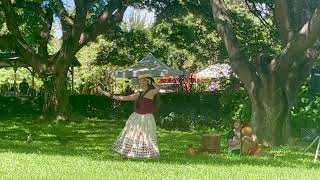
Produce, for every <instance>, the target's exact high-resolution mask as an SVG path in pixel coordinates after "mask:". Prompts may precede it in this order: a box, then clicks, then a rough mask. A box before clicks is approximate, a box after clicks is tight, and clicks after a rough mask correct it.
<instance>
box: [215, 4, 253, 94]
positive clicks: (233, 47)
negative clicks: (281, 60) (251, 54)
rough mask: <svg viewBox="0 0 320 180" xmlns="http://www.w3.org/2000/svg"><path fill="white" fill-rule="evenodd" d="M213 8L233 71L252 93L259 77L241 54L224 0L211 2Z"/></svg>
mask: <svg viewBox="0 0 320 180" xmlns="http://www.w3.org/2000/svg"><path fill="white" fill-rule="evenodd" d="M211 6H212V13H213V18H214V20H215V22H216V24H217V30H218V32H219V34H220V35H221V36H222V38H223V40H224V44H225V47H226V49H227V51H228V54H229V57H230V60H231V67H232V70H233V71H234V72H235V73H236V74H237V75H238V76H239V78H240V80H241V81H242V82H243V83H244V84H245V86H246V88H247V89H248V90H249V91H252V90H253V89H252V86H253V82H257V76H256V75H255V74H254V71H253V68H252V66H251V64H250V62H249V61H248V60H247V58H245V57H244V55H243V54H241V52H240V46H239V41H238V39H237V37H236V35H235V34H234V32H233V28H232V25H231V21H230V19H229V17H228V15H227V11H226V8H225V3H224V1H223V0H211ZM250 93H252V92H250Z"/></svg>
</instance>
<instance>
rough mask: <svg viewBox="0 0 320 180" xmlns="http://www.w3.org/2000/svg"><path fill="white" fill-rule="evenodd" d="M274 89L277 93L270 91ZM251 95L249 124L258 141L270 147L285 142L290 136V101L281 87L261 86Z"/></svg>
mask: <svg viewBox="0 0 320 180" xmlns="http://www.w3.org/2000/svg"><path fill="white" fill-rule="evenodd" d="M273 88H276V89H277V91H273V90H271V89H273ZM257 89H258V90H257V91H256V92H255V93H254V94H252V95H251V97H250V99H251V109H252V112H251V122H252V125H253V127H254V128H255V132H256V134H257V136H258V137H259V140H260V141H262V142H266V143H268V144H272V145H280V144H284V143H285V142H287V140H288V138H289V135H290V131H289V129H290V124H289V117H290V110H291V108H292V106H291V104H292V102H291V100H290V99H288V98H287V95H286V92H285V90H284V88H282V87H281V85H278V86H276V87H268V85H266V84H261V85H260V87H257Z"/></svg>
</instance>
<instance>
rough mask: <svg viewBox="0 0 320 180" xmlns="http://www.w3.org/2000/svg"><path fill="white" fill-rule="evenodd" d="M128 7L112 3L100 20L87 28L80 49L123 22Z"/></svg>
mask: <svg viewBox="0 0 320 180" xmlns="http://www.w3.org/2000/svg"><path fill="white" fill-rule="evenodd" d="M126 9H127V6H123V4H121V2H119V1H110V2H109V3H108V5H107V6H106V7H105V9H104V10H103V11H102V13H101V14H100V16H99V17H98V20H97V21H96V22H95V23H93V24H91V25H90V26H89V27H87V28H86V29H85V30H84V32H83V33H82V34H81V37H80V44H79V48H81V47H83V46H84V45H86V44H87V43H88V42H89V41H91V40H93V39H95V38H96V37H97V36H98V35H100V34H101V33H104V32H107V31H110V30H111V29H112V26H113V25H115V24H116V23H118V22H121V21H122V19H123V15H124V12H125V10H126Z"/></svg>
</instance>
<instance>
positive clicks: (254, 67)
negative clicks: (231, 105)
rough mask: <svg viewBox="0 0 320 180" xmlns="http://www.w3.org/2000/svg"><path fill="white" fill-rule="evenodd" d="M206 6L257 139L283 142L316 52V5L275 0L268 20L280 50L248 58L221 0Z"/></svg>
mask: <svg viewBox="0 0 320 180" xmlns="http://www.w3.org/2000/svg"><path fill="white" fill-rule="evenodd" d="M211 4H212V13H213V18H214V20H215V22H216V25H217V30H218V32H219V33H220V35H221V36H222V38H223V40H224V44H225V47H226V50H227V51H228V54H229V57H230V60H231V63H230V65H231V67H232V70H233V71H234V72H235V73H236V74H237V75H238V77H239V79H240V80H241V81H242V82H243V83H244V86H245V88H246V89H247V91H248V94H249V96H250V98H251V105H252V115H251V118H252V119H251V121H252V125H253V127H254V129H255V130H254V131H255V132H256V134H257V135H258V139H260V141H266V142H267V143H270V144H272V145H280V144H284V143H285V142H287V139H288V137H289V117H290V110H291V108H292V106H293V101H294V100H295V99H296V97H297V94H298V91H299V90H300V88H301V86H302V84H303V82H304V81H305V79H306V77H307V76H308V75H309V72H310V69H311V67H312V66H313V63H314V61H315V59H316V58H318V56H319V52H320V51H319V50H320V46H317V39H319V37H320V33H319V32H320V4H318V5H317V6H315V7H314V9H310V7H302V4H301V3H297V2H295V1H281V0H276V1H275V7H276V8H275V12H274V16H275V17H274V18H275V20H276V21H275V22H276V25H277V27H278V28H279V33H280V36H281V40H282V46H283V49H282V51H281V52H280V53H279V54H278V55H276V56H274V57H273V58H272V57H269V56H263V54H260V55H262V56H260V57H258V58H252V61H248V60H249V58H248V57H246V56H245V55H244V54H243V53H242V52H241V50H240V44H239V41H238V38H237V37H236V35H235V33H234V32H233V28H232V24H231V21H230V19H229V15H228V12H227V10H226V7H225V3H224V0H211ZM290 8H291V9H290ZM293 9H295V10H294V12H291V11H292V10H293ZM305 10H309V11H308V12H310V13H311V14H312V12H313V14H312V15H311V16H310V17H308V16H306V17H304V15H303V14H302V13H301V12H302V11H305ZM289 11H290V12H289Z"/></svg>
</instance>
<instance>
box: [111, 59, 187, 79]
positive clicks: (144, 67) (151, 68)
mask: <svg viewBox="0 0 320 180" xmlns="http://www.w3.org/2000/svg"><path fill="white" fill-rule="evenodd" d="M144 73H149V74H152V75H153V76H154V77H162V76H182V75H183V72H182V71H180V70H176V69H173V68H171V67H169V66H167V65H166V64H164V63H163V62H161V61H160V60H159V59H157V58H155V57H154V56H153V55H152V54H151V53H148V54H147V55H146V56H145V57H144V58H143V59H142V60H141V61H139V62H138V63H136V64H135V65H133V66H131V67H129V68H128V69H124V70H121V71H116V72H115V77H116V78H136V77H138V76H139V75H141V74H144Z"/></svg>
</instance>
